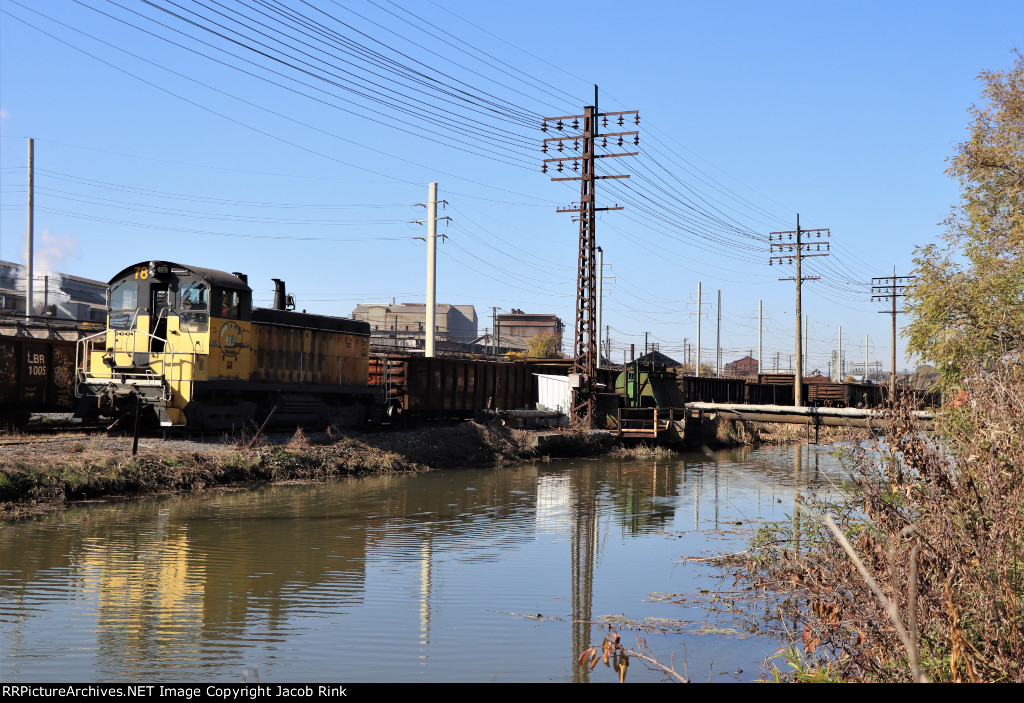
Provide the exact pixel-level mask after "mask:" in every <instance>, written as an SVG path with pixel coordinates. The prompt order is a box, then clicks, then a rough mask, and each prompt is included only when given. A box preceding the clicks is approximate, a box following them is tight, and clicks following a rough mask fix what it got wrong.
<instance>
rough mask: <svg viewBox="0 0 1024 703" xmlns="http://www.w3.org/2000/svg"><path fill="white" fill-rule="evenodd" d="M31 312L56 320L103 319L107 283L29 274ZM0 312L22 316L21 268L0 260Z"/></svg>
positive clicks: (48, 273) (49, 273) (61, 275)
mask: <svg viewBox="0 0 1024 703" xmlns="http://www.w3.org/2000/svg"><path fill="white" fill-rule="evenodd" d="M32 279H33V280H32V283H33V285H32V297H33V298H34V299H35V300H34V305H33V310H32V312H33V315H34V316H38V317H49V318H53V319H58V320H78V321H81V322H103V321H104V320H105V319H106V308H107V284H106V283H104V282H103V281H94V280H92V279H89V278H82V277H81V276H72V275H71V274H67V273H58V272H55V271H45V270H44V271H40V270H38V269H37V270H36V272H35V273H34V274H33V276H32ZM0 315H4V316H9V317H19V316H20V317H24V316H25V267H24V266H23V265H21V264H17V263H14V262H11V261H0Z"/></svg>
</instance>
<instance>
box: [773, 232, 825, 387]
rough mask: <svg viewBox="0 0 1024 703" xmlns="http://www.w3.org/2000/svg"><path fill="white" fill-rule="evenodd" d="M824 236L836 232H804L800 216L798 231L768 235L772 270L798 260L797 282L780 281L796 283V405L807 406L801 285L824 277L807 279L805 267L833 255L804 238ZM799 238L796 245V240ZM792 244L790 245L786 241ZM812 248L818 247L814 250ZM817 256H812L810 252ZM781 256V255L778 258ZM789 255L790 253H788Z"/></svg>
mask: <svg viewBox="0 0 1024 703" xmlns="http://www.w3.org/2000/svg"><path fill="white" fill-rule="evenodd" d="M822 232H824V233H825V237H826V238H827V237H831V236H832V232H831V231H830V230H829V229H827V228H819V229H801V228H800V215H799V214H797V216H796V230H794V231H788V232H771V233H769V235H768V251H769V257H768V265H769V266H771V265H772V264H774V263H775V262H776V261H777V262H778V263H779V264H780V265H781V264H782V262H783V260H786V261H787V263H790V264H791V263H793V261H794V259H795V260H796V276H795V277H794V278H780V279H779V280H780V281H796V366H795V368H794V371H793V404H794V405H803V404H804V402H803V377H802V375H803V367H804V359H803V348H802V347H803V344H802V340H801V335H800V317H801V315H803V310H802V304H803V299H802V297H801V294H802V291H801V284H802V283H803V282H804V281H817V280H820V276H804V275H803V274H802V270H801V263H802V261H803V259H805V258H806V257H808V256H828V255H829V243H828V241H825V242H805V241H803V236H804V235H806V236H807V237H808V239H810V238H811V237H812V236H816V238H817V239H821V234H822ZM775 237H778V242H776V241H775ZM794 237H796V241H793V238H794ZM787 239H788V240H789V241H786V240H787ZM822 243H824V244H825V251H824V252H823V251H821V245H822ZM812 247H817V248H816V249H812ZM812 251H813V252H814V253H809V252H812ZM776 252H778V254H776ZM787 252H788V253H787Z"/></svg>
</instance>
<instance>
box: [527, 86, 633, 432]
mask: <svg viewBox="0 0 1024 703" xmlns="http://www.w3.org/2000/svg"><path fill="white" fill-rule="evenodd" d="M627 116H629V117H632V118H633V121H634V124H640V113H639V112H638V111H637V110H626V111H622V112H599V111H598V108H597V86H594V104H593V105H592V106H587V107H585V108H583V114H582V115H568V116H563V117H546V118H544V120H543V123H542V126H541V130H542V131H544V132H547V131H548V123H552V125H553V126H554V128H555V129H556V130H557V131H562V130H564V129H565V128H566V126H567V124H568V123H569V122H570V121H571V126H570V131H571V134H566V135H564V136H558V137H549V138H547V139H545V140H544V146H543V149H542V150H543V151H544V152H545V153H547V151H548V148H549V146H550V147H554V148H555V149H556V150H557V151H558V152H559V156H556V157H554V158H548V159H544V162H543V163H544V166H543V168H542V169H541V170H542V171H543V172H544V173H547V171H548V166H549V164H550V165H554V164H557V171H558V172H559V173H562V172H563V171H564V169H565V164H566V163H569V164H571V167H572V170H573V171H576V172H578V173H579V174H580V175H578V176H565V177H562V176H555V177H552V179H551V180H552V181H579V182H580V200H579V203H578V204H577V205H578V206H577V207H569V208H563V209H559V210H558V212H570V213H576V214H577V215H578V216H579V225H580V227H579V255H578V272H577V283H576V339H575V347H574V349H573V369H572V372H573V375H574V376H575V381H576V382H575V386H574V388H573V401H572V406H573V407H572V418H571V419H572V426H573V427H574V428H576V429H591V428H592V427H593V423H594V412H595V409H596V392H597V362H598V359H597V338H598V336H600V334H601V330H600V329H599V328H598V327H597V320H596V314H597V311H596V309H595V308H596V302H597V301H596V299H597V275H598V272H597V261H596V246H595V232H594V230H595V226H596V224H597V213H598V212H599V211H603V210H621V209H622V208H621V207H619V206H615V207H601V208H599V207H597V203H596V201H595V192H594V189H595V185H596V183H597V181H598V180H600V179H604V178H629V176H628V175H605V176H598V175H597V174H596V172H595V166H596V164H597V159H602V158H612V157H618V156H636V155H637V154H638V153H639V152H635V151H634V152H627V153H615V154H598V153H597V149H598V148H602V149H603V148H606V147H607V146H608V139H609V138H610V139H612V140H613V145H614V144H616V141H617V145H618V146H620V147H621V146H622V145H623V142H624V138H626V137H632V138H633V139H632V141H633V144H639V143H640V137H639V132H638V131H629V132H604V131H603V130H602V129H601V128H602V127H606V126H607V125H608V118H609V117H611V118H613V120H614V118H616V117H617V118H618V120H617V122H618V124H619V125H623V124H625V119H626V117H627ZM599 120H600V121H601V124H600V125H598V121H599ZM599 136H600V143H599ZM566 152H568V153H566Z"/></svg>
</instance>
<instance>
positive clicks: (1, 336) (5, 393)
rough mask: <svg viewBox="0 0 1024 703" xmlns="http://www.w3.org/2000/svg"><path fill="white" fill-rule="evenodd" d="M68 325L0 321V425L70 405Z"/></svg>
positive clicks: (73, 333) (73, 329)
mask: <svg viewBox="0 0 1024 703" xmlns="http://www.w3.org/2000/svg"><path fill="white" fill-rule="evenodd" d="M79 334H80V328H79V327H77V326H75V325H73V324H70V325H61V324H56V323H53V324H50V323H45V322H27V323H26V322H22V321H20V320H13V319H7V320H0V425H5V426H11V425H23V424H25V423H26V422H28V420H29V417H30V415H31V414H32V413H69V412H71V411H73V410H74V409H75V397H74V377H75V373H74V370H75V340H76V339H78V337H79Z"/></svg>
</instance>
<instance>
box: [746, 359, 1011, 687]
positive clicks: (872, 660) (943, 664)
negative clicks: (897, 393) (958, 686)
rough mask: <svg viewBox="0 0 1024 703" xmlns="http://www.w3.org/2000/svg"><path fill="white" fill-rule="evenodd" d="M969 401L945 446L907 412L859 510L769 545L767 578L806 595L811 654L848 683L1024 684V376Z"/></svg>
mask: <svg viewBox="0 0 1024 703" xmlns="http://www.w3.org/2000/svg"><path fill="white" fill-rule="evenodd" d="M967 390H968V394H967V398H968V399H967V402H965V403H963V404H961V405H960V406H959V407H957V408H946V409H944V410H943V411H942V412H941V413H940V414H939V417H938V419H937V432H936V434H934V435H929V434H926V433H925V432H924V431H922V429H921V428H920V427H919V425H918V423H917V421H916V420H915V419H914V417H913V415H912V412H911V411H912V410H913V408H912V407H911V405H910V404H909V403H897V404H896V405H895V406H894V407H893V408H892V413H891V415H890V417H889V418H888V420H887V427H886V434H885V436H884V438H882V439H879V440H876V441H875V442H873V443H871V444H868V445H862V446H860V447H859V448H857V449H855V450H854V451H852V452H851V453H850V454H849V455H848V456H847V457H846V458H847V462H848V467H849V469H850V472H851V481H852V483H851V486H850V491H849V494H848V497H847V498H846V499H845V500H841V501H835V502H827V503H826V502H817V503H814V502H810V501H808V502H806V503H805V504H804V506H803V508H802V513H803V515H802V516H800V518H799V519H794V521H793V522H792V523H787V524H786V525H781V524H780V525H779V526H776V527H775V528H774V531H773V532H769V531H766V532H763V533H762V534H761V536H760V538H759V542H760V544H759V545H758V546H759V548H758V550H757V552H756V555H757V556H756V558H755V560H754V561H753V562H752V563H751V573H752V575H753V577H754V578H755V580H756V581H757V583H759V584H760V585H761V586H764V587H768V588H772V589H778V590H785V591H788V592H790V593H795V595H796V596H797V597H800V598H806V604H807V607H806V609H805V610H804V613H803V614H804V616H805V617H806V620H805V626H804V629H803V632H802V633H800V634H799V637H800V640H801V644H802V645H803V648H804V652H805V653H806V654H807V655H810V656H812V657H814V658H815V661H817V663H818V665H820V666H826V665H827V666H829V667H831V671H833V672H838V673H839V674H840V675H841V676H842V677H843V678H845V679H853V680H868V681H907V680H918V681H923V680H932V681H1024V533H1022V529H1021V528H1022V513H1024V488H1022V484H1024V473H1022V470H1024V445H1022V441H1024V440H1022V437H1024V414H1022V411H1021V409H1022V408H1024V371H1022V370H1021V369H1020V368H1019V367H1016V366H1002V367H999V368H997V369H990V370H986V371H975V372H974V373H973V374H971V375H970V376H969V379H968V382H967ZM829 523H831V524H829ZM858 562H859V563H858Z"/></svg>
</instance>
